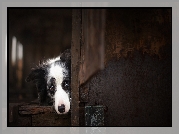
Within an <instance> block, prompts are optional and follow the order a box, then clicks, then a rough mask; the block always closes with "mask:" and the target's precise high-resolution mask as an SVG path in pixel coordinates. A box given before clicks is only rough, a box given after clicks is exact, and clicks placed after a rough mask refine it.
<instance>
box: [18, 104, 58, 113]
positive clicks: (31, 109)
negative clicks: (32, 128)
mask: <svg viewBox="0 0 179 134" xmlns="http://www.w3.org/2000/svg"><path fill="white" fill-rule="evenodd" d="M45 113H55V110H54V108H53V107H52V106H33V105H32V106H31V105H26V106H21V107H19V114H21V115H35V114H45Z"/></svg>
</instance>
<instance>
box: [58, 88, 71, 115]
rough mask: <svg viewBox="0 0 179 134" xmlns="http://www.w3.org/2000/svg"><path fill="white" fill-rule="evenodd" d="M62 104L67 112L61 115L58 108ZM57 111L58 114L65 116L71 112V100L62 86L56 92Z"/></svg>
mask: <svg viewBox="0 0 179 134" xmlns="http://www.w3.org/2000/svg"><path fill="white" fill-rule="evenodd" d="M62 104H64V105H65V112H64V113H60V112H59V111H58V106H61V105H62ZM55 110H56V112H57V113H58V114H65V113H67V112H68V111H69V110H70V100H69V96H68V94H67V93H66V92H65V91H64V90H63V89H62V87H61V86H57V91H56V92H55Z"/></svg>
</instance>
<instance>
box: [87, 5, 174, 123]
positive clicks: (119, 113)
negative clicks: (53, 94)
mask: <svg viewBox="0 0 179 134" xmlns="http://www.w3.org/2000/svg"><path fill="white" fill-rule="evenodd" d="M106 21H107V22H106V23H107V24H106V34H105V37H106V48H105V63H106V64H105V65H106V66H105V69H104V70H102V71H101V72H99V73H98V74H97V75H96V76H95V77H93V78H92V79H91V80H90V81H89V82H88V84H89V96H88V98H89V101H88V103H87V104H86V105H103V106H105V107H106V109H107V110H106V112H105V126H171V124H172V44H171V10H170V9H169V10H166V9H163V10H152V9H150V10H124V9H120V10H107V19H106Z"/></svg>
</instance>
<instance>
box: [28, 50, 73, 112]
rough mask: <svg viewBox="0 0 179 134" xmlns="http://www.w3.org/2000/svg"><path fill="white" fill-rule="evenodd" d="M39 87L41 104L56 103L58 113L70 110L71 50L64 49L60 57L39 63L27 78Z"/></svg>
mask: <svg viewBox="0 0 179 134" xmlns="http://www.w3.org/2000/svg"><path fill="white" fill-rule="evenodd" d="M26 81H27V82H30V81H33V82H34V83H35V84H36V87H37V89H38V100H39V104H40V105H54V108H55V110H56V112H57V113H58V114H65V113H67V112H68V111H69V110H70V92H71V86H70V85H71V52H70V49H68V50H66V51H64V53H62V54H61V55H60V56H59V57H57V58H54V59H49V60H46V61H43V62H42V63H39V66H37V67H36V68H32V70H31V73H30V74H29V75H28V77H27V78H26Z"/></svg>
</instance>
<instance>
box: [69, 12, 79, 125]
mask: <svg viewBox="0 0 179 134" xmlns="http://www.w3.org/2000/svg"><path fill="white" fill-rule="evenodd" d="M80 37H81V10H80V9H74V10H72V44H71V66H72V67H71V68H72V70H71V89H72V91H71V98H72V101H71V126H79V63H80V62H79V61H80V52H81V50H80V43H81V38H80Z"/></svg>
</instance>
